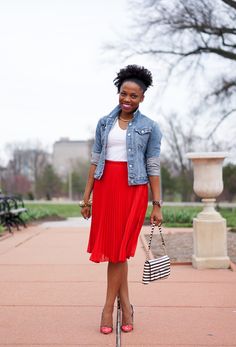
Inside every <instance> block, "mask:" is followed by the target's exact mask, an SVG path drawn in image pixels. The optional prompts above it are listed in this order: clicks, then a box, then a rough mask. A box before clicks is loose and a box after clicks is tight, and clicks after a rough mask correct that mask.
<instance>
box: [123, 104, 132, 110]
mask: <svg viewBox="0 0 236 347" xmlns="http://www.w3.org/2000/svg"><path fill="white" fill-rule="evenodd" d="M122 107H123V108H124V109H125V110H129V109H131V108H132V106H131V105H129V104H122Z"/></svg>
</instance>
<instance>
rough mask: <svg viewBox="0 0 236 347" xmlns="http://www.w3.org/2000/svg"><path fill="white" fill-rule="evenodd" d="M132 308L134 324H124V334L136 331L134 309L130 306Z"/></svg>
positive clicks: (122, 326) (122, 328) (122, 327)
mask: <svg viewBox="0 0 236 347" xmlns="http://www.w3.org/2000/svg"><path fill="white" fill-rule="evenodd" d="M130 306H131V319H132V323H130V324H122V325H121V330H122V331H123V332H124V333H130V332H131V331H132V330H133V329H134V308H133V305H130Z"/></svg>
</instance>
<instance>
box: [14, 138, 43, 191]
mask: <svg viewBox="0 0 236 347" xmlns="http://www.w3.org/2000/svg"><path fill="white" fill-rule="evenodd" d="M7 150H8V153H9V155H10V160H9V163H8V177H9V179H10V178H11V182H13V183H12V188H11V190H12V191H14V190H15V186H14V182H16V179H15V178H16V177H18V176H19V175H20V176H25V177H26V178H27V179H28V180H29V181H30V182H31V183H32V189H33V193H34V195H36V190H35V184H36V182H37V180H38V179H39V177H40V175H41V174H42V172H43V170H44V169H45V167H46V165H47V164H48V160H49V154H48V153H47V152H46V151H45V150H44V149H42V148H41V147H40V145H39V144H37V143H36V144H30V143H12V144H8V145H7Z"/></svg>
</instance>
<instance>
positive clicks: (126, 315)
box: [119, 261, 132, 325]
mask: <svg viewBox="0 0 236 347" xmlns="http://www.w3.org/2000/svg"><path fill="white" fill-rule="evenodd" d="M119 297H120V303H121V308H122V325H127V324H131V323H132V317H131V305H130V300H129V288H128V263H127V261H126V262H125V263H124V268H123V272H122V279H121V286H120V290H119Z"/></svg>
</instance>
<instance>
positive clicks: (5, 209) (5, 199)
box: [0, 195, 27, 233]
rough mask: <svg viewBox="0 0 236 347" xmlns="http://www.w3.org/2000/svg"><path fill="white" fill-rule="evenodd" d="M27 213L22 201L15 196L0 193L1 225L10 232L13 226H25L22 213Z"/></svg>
mask: <svg viewBox="0 0 236 347" xmlns="http://www.w3.org/2000/svg"><path fill="white" fill-rule="evenodd" d="M23 213H27V208H26V207H25V206H24V201H23V200H22V199H21V198H20V197H17V196H12V195H0V223H1V225H3V227H5V228H7V230H8V231H9V232H10V233H12V232H13V230H12V229H13V228H17V230H19V229H20V226H24V227H25V228H26V224H25V222H24V220H23V218H22V214H23Z"/></svg>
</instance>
